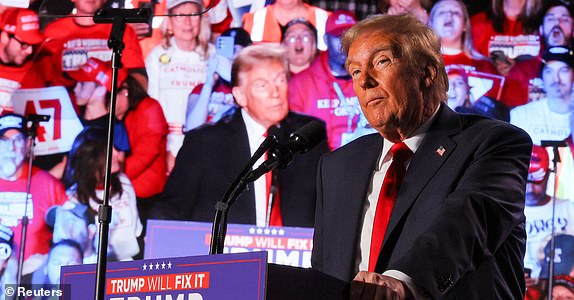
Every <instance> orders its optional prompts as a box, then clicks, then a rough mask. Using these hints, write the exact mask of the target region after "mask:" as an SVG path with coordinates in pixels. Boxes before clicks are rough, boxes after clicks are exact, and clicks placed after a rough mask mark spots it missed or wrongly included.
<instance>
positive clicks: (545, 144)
mask: <svg viewBox="0 0 574 300" xmlns="http://www.w3.org/2000/svg"><path fill="white" fill-rule="evenodd" d="M541 145H542V147H552V152H553V154H554V157H553V158H552V168H553V169H552V172H554V188H553V193H552V227H551V231H550V250H549V251H548V256H549V259H550V261H549V262H548V299H552V286H553V284H554V256H555V251H554V247H555V245H554V235H555V231H556V225H555V224H554V222H555V220H554V218H555V216H556V192H557V191H558V163H559V162H560V153H559V152H558V148H560V147H566V146H567V145H566V142H564V141H541Z"/></svg>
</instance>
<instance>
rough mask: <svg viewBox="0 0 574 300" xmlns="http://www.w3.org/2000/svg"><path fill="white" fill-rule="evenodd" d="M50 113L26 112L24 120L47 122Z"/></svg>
mask: <svg viewBox="0 0 574 300" xmlns="http://www.w3.org/2000/svg"><path fill="white" fill-rule="evenodd" d="M50 117H51V116H50V115H36V114H28V115H26V117H25V118H26V121H29V122H48V121H50Z"/></svg>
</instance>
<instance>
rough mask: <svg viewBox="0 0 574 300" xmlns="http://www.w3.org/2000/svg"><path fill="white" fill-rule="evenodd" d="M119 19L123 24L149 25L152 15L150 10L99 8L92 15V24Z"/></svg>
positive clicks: (147, 8) (145, 8)
mask: <svg viewBox="0 0 574 300" xmlns="http://www.w3.org/2000/svg"><path fill="white" fill-rule="evenodd" d="M116 17H119V18H122V19H123V20H124V22H125V23H150V22H151V18H152V17H153V13H152V10H151V8H149V7H143V8H132V9H123V8H100V9H98V10H97V11H96V13H95V14H94V17H93V20H94V23H113V22H114V18H116Z"/></svg>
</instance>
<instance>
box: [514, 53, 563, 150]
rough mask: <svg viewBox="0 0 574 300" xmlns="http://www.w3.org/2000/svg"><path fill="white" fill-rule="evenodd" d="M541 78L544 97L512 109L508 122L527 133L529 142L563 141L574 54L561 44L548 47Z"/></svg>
mask: <svg viewBox="0 0 574 300" xmlns="http://www.w3.org/2000/svg"><path fill="white" fill-rule="evenodd" d="M543 59H544V66H543V67H542V74H541V75H542V81H543V83H544V90H545V92H546V97H545V98H544V99H541V100H538V101H536V102H531V103H528V104H526V105H522V106H519V107H516V108H514V109H513V110H511V111H510V122H511V123H512V124H514V125H516V126H518V127H520V128H522V129H524V130H526V132H528V134H529V135H530V137H531V138H532V141H533V142H534V143H535V144H538V145H540V141H542V140H564V139H565V138H566V137H567V136H568V135H570V119H569V118H570V115H571V114H572V110H573V109H574V108H573V107H572V104H571V103H572V100H571V94H572V84H573V83H574V71H573V69H572V67H573V66H574V54H572V51H571V50H570V49H568V48H565V47H552V48H549V49H548V50H547V51H546V53H545V55H544V56H543Z"/></svg>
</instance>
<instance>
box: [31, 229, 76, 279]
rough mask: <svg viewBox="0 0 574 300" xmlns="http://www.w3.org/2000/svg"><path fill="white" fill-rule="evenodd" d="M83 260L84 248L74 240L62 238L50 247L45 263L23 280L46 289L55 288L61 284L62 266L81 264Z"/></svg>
mask: <svg viewBox="0 0 574 300" xmlns="http://www.w3.org/2000/svg"><path fill="white" fill-rule="evenodd" d="M82 261H83V255H82V248H81V246H80V245H79V244H78V243H77V242H76V241H74V240H61V241H59V242H57V243H55V244H54V245H52V247H51V248H50V252H49V253H48V257H47V259H46V261H45V262H44V264H43V265H42V266H41V267H40V268H39V269H38V270H36V271H35V272H34V273H32V274H30V275H29V277H27V278H23V279H22V282H23V283H25V284H30V285H32V286H36V287H38V289H39V288H44V289H54V288H57V286H58V285H59V284H60V274H61V267H63V266H75V265H81V264H82Z"/></svg>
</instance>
